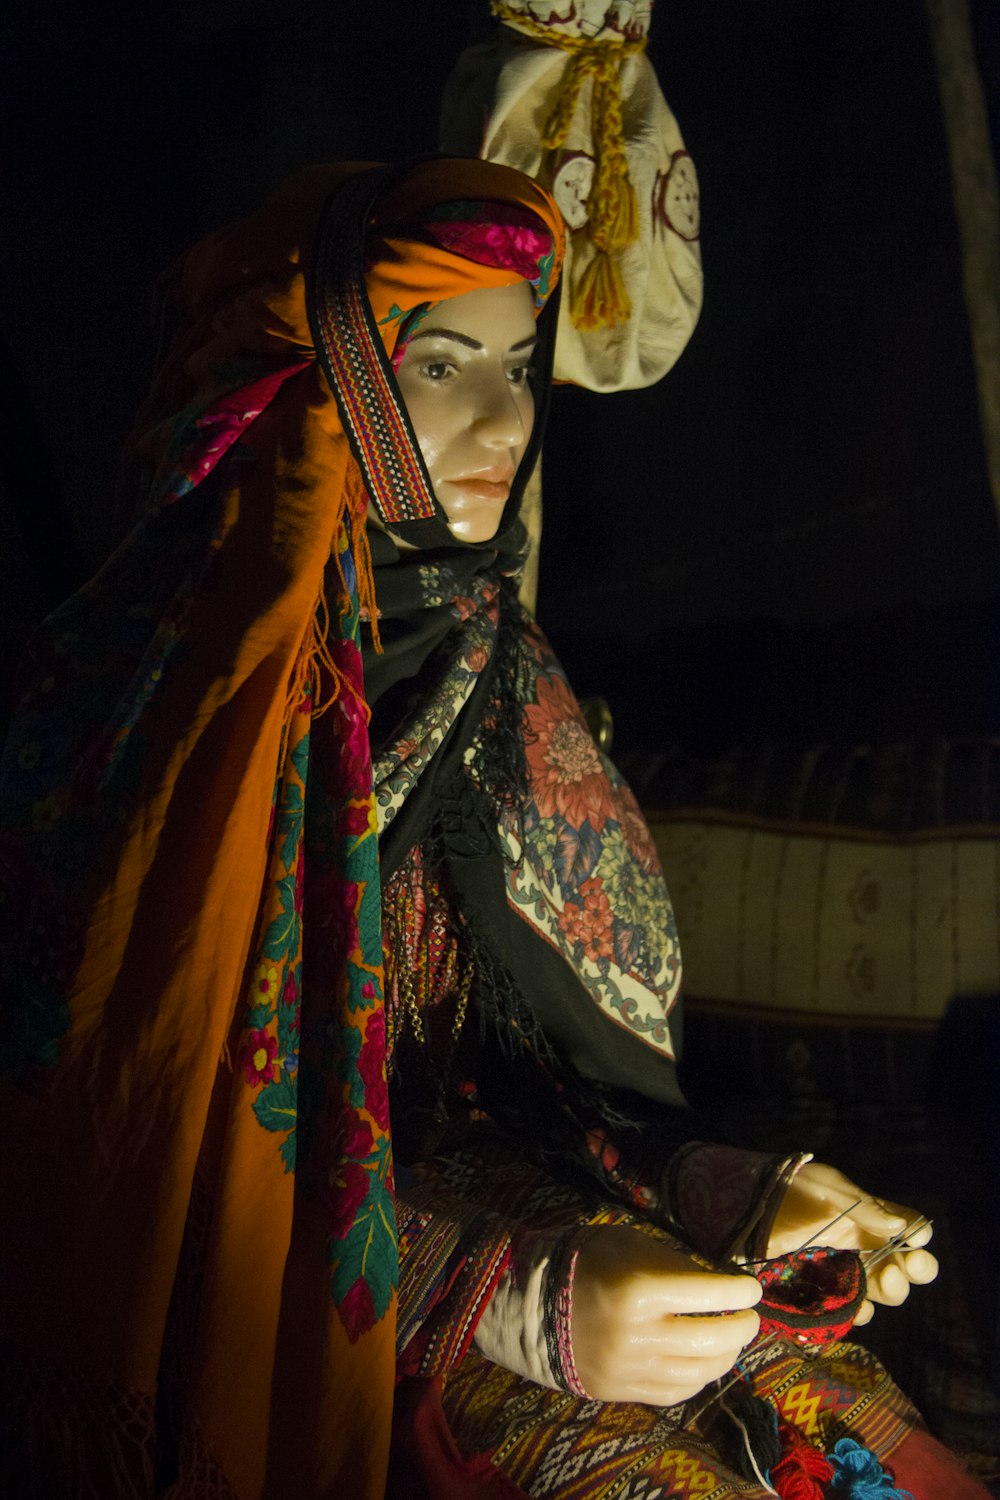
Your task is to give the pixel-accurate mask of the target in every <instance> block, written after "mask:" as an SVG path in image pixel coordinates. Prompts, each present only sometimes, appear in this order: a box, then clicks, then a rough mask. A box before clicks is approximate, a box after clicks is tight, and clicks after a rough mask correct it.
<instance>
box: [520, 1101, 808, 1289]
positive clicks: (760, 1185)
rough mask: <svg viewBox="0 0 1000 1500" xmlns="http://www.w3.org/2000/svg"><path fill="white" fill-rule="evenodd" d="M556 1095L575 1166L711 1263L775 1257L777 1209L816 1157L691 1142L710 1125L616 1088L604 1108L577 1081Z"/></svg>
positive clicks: (557, 1128)
mask: <svg viewBox="0 0 1000 1500" xmlns="http://www.w3.org/2000/svg"><path fill="white" fill-rule="evenodd" d="M557 1092H558V1104H557V1105H556V1109H555V1111H554V1112H553V1115H552V1117H551V1124H552V1127H553V1128H552V1129H551V1130H550V1133H549V1134H550V1140H552V1139H554V1138H555V1137H557V1136H558V1138H559V1147H558V1150H559V1154H560V1155H562V1156H563V1157H564V1158H566V1157H568V1158H569V1160H570V1162H571V1163H572V1167H573V1169H574V1170H575V1171H576V1172H580V1170H581V1169H583V1171H585V1172H586V1174H587V1176H588V1177H589V1178H590V1179H591V1180H592V1181H596V1183H597V1185H598V1187H599V1189H600V1190H601V1191H603V1192H605V1193H607V1194H609V1195H611V1196H613V1197H614V1198H617V1199H619V1200H624V1201H625V1202H626V1203H627V1204H628V1205H629V1207H630V1208H631V1209H632V1210H633V1211H634V1212H637V1213H639V1214H640V1215H642V1217H644V1218H647V1219H649V1220H650V1221H651V1222H653V1223H655V1224H658V1225H660V1226H661V1227H662V1228H665V1229H667V1230H669V1231H670V1233H671V1234H673V1235H674V1236H676V1238H677V1239H678V1240H680V1241H681V1242H682V1243H683V1244H685V1245H687V1246H689V1247H690V1248H691V1249H692V1250H695V1251H697V1252H698V1253H699V1254H701V1255H704V1256H706V1257H708V1258H709V1259H710V1260H712V1261H715V1262H719V1263H721V1262H731V1261H758V1260H763V1259H766V1258H767V1253H768V1248H767V1247H768V1239H769V1237H770V1233H771V1229H772V1227H773V1225H774V1219H775V1216H776V1214H777V1212H778V1208H779V1206H780V1204H781V1201H782V1199H783V1197H784V1195H785V1191H786V1189H787V1187H788V1185H789V1183H790V1182H791V1180H792V1178H793V1177H794V1176H795V1174H796V1172H797V1171H798V1170H799V1168H800V1167H801V1166H802V1165H803V1164H804V1163H805V1162H806V1161H808V1160H809V1159H810V1158H809V1156H808V1155H807V1154H803V1153H774V1152H765V1151H749V1150H744V1149H742V1148H739V1147H735V1146H731V1145H728V1144H725V1143H723V1142H720V1141H713V1140H699V1139H692V1137H693V1136H696V1135H697V1134H698V1133H699V1132H698V1127H699V1125H703V1124H704V1122H703V1121H699V1120H698V1119H697V1117H696V1116H695V1115H694V1113H693V1112H690V1111H687V1110H674V1109H658V1108H656V1107H655V1106H654V1105H651V1104H650V1103H649V1101H643V1100H640V1099H639V1098H638V1096H630V1097H627V1098H626V1096H623V1095H621V1094H619V1093H618V1091H614V1090H608V1091H607V1100H606V1107H605V1108H604V1109H602V1110H600V1112H599V1113H598V1112H596V1111H595V1108H594V1101H593V1100H592V1099H589V1098H586V1097H581V1096H578V1095H577V1094H576V1092H575V1090H574V1087H573V1083H572V1081H568V1082H567V1084H566V1086H564V1087H560V1088H559V1089H558V1091H557ZM586 1092H587V1093H589V1092H590V1091H589V1090H586ZM622 1106H624V1107H622ZM632 1106H635V1108H632ZM556 1115H558V1122H557V1120H556Z"/></svg>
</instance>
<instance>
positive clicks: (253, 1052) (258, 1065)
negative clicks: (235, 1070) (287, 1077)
mask: <svg viewBox="0 0 1000 1500" xmlns="http://www.w3.org/2000/svg"><path fill="white" fill-rule="evenodd" d="M277 1055H278V1038H277V1037H275V1036H268V1034H267V1032H266V1031H251V1033H250V1036H249V1038H248V1040H247V1042H246V1044H245V1046H244V1048H243V1052H242V1054H241V1056H240V1062H241V1063H242V1064H243V1074H244V1077H245V1078H246V1081H247V1083H249V1084H251V1085H252V1086H253V1087H256V1086H257V1085H258V1084H261V1083H273V1082H274V1080H275V1077H276V1076H277V1069H276V1068H275V1065H274V1059H275V1058H276V1057H277Z"/></svg>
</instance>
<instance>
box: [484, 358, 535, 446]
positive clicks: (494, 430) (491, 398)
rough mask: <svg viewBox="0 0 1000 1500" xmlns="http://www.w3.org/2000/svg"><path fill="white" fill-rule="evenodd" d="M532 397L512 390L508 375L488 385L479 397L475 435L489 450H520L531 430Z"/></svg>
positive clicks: (485, 382)
mask: <svg viewBox="0 0 1000 1500" xmlns="http://www.w3.org/2000/svg"><path fill="white" fill-rule="evenodd" d="M530 403H531V397H530V395H527V394H526V393H524V394H522V392H521V390H520V388H518V387H516V386H512V385H511V383H510V381H509V380H508V379H507V375H506V372H505V371H501V372H500V375H499V378H496V377H494V378H491V379H490V380H488V381H484V383H483V387H482V389H481V391H480V394H479V400H478V402H477V410H476V414H475V417H474V419H473V422H472V424H471V425H472V431H473V434H474V436H475V437H476V439H477V441H479V442H480V443H482V444H483V445H484V446H485V447H488V448H497V449H506V448H518V447H520V446H521V445H522V444H523V443H524V442H526V440H527V437H528V434H529V432H530V430H531V422H530V414H531V405H530Z"/></svg>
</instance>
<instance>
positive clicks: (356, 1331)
mask: <svg viewBox="0 0 1000 1500" xmlns="http://www.w3.org/2000/svg"><path fill="white" fill-rule="evenodd" d="M338 1311H339V1313H340V1321H341V1322H342V1323H343V1325H344V1331H345V1332H346V1334H347V1337H348V1338H349V1339H350V1341H351V1343H352V1344H353V1343H354V1341H355V1340H356V1339H358V1338H360V1337H361V1335H362V1334H363V1333H367V1332H368V1330H369V1328H370V1327H371V1326H372V1324H373V1323H374V1322H375V1307H374V1304H373V1303H372V1294H371V1290H370V1288H369V1286H368V1283H367V1281H365V1279H364V1277H362V1276H359V1277H358V1279H357V1281H356V1282H355V1283H354V1285H353V1286H351V1287H350V1288H349V1289H348V1292H347V1295H346V1296H345V1297H344V1300H343V1301H342V1302H341V1303H340V1306H339V1308H338Z"/></svg>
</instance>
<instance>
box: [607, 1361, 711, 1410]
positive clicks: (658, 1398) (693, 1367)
mask: <svg viewBox="0 0 1000 1500" xmlns="http://www.w3.org/2000/svg"><path fill="white" fill-rule="evenodd" d="M733 1364H734V1361H733V1360H732V1359H729V1360H727V1359H725V1358H724V1357H723V1358H717V1359H673V1360H664V1361H662V1362H660V1363H659V1364H658V1365H657V1366H656V1367H655V1368H651V1369H650V1370H649V1372H648V1374H643V1375H635V1376H633V1378H632V1379H631V1380H630V1381H628V1382H627V1383H625V1384H624V1385H623V1386H621V1387H620V1388H619V1389H620V1390H621V1392H622V1394H621V1395H619V1396H618V1397H616V1398H615V1399H617V1400H620V1401H642V1402H645V1403H646V1404H647V1405H648V1406H676V1405H677V1403H678V1402H679V1401H689V1400H690V1399H691V1397H692V1396H697V1395H698V1393H699V1391H703V1390H704V1389H705V1387H706V1386H707V1385H711V1384H712V1382H713V1381H714V1380H721V1379H722V1377H723V1376H724V1375H728V1374H729V1371H730V1370H731V1369H732V1367H733ZM594 1395H597V1396H598V1399H600V1395H599V1393H598V1392H596V1391H595V1392H594Z"/></svg>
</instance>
